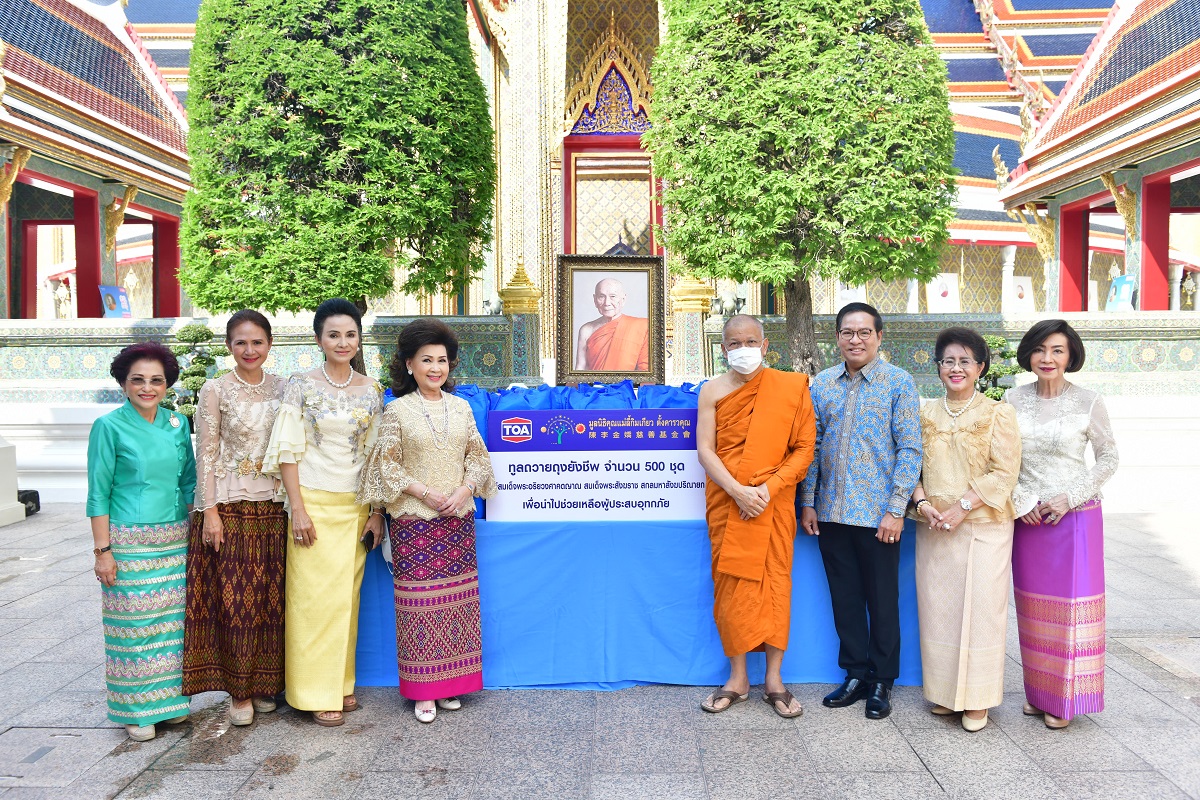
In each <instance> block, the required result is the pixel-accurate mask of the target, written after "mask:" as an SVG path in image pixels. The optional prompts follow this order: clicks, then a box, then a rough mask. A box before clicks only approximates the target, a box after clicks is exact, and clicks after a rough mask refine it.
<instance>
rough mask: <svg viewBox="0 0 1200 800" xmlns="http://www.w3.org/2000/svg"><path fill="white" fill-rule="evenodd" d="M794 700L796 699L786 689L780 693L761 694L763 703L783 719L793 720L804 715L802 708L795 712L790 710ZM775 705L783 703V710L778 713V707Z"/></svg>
mask: <svg viewBox="0 0 1200 800" xmlns="http://www.w3.org/2000/svg"><path fill="white" fill-rule="evenodd" d="M795 699H796V698H795V697H794V696H793V695H792V693H791V692H789V691H788V690H787V689H784V690H783V691H782V692H765V693H764V694H763V702H764V703H766V704H767V705H769V706H771V709H772V710H773V711H774V712H775V713H776V714H778V715H779V716H781V717H783V718H784V719H795V718H796V717H798V716H800V715H801V714H803V713H804V707H803V706H801V707H800V708H798V709H796V710H795V711H792V710H791V708H792V701H793V700H795ZM776 703H783V707H784V710H783V711H780V710H779V706H777V705H775V704H776ZM797 705H799V704H797Z"/></svg>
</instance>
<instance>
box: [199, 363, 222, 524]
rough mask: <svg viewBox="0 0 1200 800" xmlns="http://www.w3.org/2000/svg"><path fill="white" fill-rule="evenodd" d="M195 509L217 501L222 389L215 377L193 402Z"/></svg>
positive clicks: (202, 509)
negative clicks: (194, 426) (218, 386)
mask: <svg viewBox="0 0 1200 800" xmlns="http://www.w3.org/2000/svg"><path fill="white" fill-rule="evenodd" d="M193 422H194V423H195V425H196V454H197V455H198V456H199V457H198V458H197V459H196V510H197V511H204V510H205V509H208V508H212V507H213V506H215V505H216V504H217V459H218V458H219V457H220V454H221V393H220V391H219V390H218V388H217V383H216V381H215V380H211V381H208V382H207V383H205V384H204V386H203V387H201V389H200V397H199V400H198V402H197V403H196V415H195V417H194V418H193Z"/></svg>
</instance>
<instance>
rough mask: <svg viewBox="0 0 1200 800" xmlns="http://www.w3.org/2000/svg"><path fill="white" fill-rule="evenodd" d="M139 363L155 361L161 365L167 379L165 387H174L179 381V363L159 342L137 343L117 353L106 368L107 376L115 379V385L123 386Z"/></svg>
mask: <svg viewBox="0 0 1200 800" xmlns="http://www.w3.org/2000/svg"><path fill="white" fill-rule="evenodd" d="M139 361H157V362H158V363H159V364H162V368H163V377H164V378H166V379H167V386H174V385H175V381H177V380H179V361H178V360H177V359H176V358H175V354H174V353H172V352H171V351H170V349H168V348H167V347H166V346H165V345H163V344H160V343H159V342H138V343H137V344H131V345H129V346H128V347H126V348H125V349H124V350H122V351H121V352H119V353H117V357H116V358H114V359H113V360H112V365H111V366H109V368H108V374H109V375H112V376H113V377H114V378H116V379H117V383H119V384H121V385H122V386H124V385H125V381H127V380H129V370H130V369H132V368H133V365H134V364H136V363H137V362H139Z"/></svg>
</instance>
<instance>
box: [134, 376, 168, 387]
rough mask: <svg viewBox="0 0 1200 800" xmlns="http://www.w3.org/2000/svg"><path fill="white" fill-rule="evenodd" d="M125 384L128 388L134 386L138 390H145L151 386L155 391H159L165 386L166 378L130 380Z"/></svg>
mask: <svg viewBox="0 0 1200 800" xmlns="http://www.w3.org/2000/svg"><path fill="white" fill-rule="evenodd" d="M127 383H128V384H129V385H130V386H135V387H137V388H138V389H145V388H146V387H147V386H153V387H154V388H155V389H161V388H163V387H164V386H166V385H167V379H166V378H150V379H149V380H147V379H146V378H130V379H129V380H128V381H127Z"/></svg>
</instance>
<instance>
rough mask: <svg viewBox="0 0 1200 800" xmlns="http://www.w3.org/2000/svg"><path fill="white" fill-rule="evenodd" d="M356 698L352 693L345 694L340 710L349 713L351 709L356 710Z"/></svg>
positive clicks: (357, 706) (357, 707)
mask: <svg viewBox="0 0 1200 800" xmlns="http://www.w3.org/2000/svg"><path fill="white" fill-rule="evenodd" d="M358 709H359V705H358V698H357V697H355V696H354V695H352V694H350V695H346V696H345V697H343V698H342V711H344V712H345V713H347V714H349V713H350V712H351V711H358Z"/></svg>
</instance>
